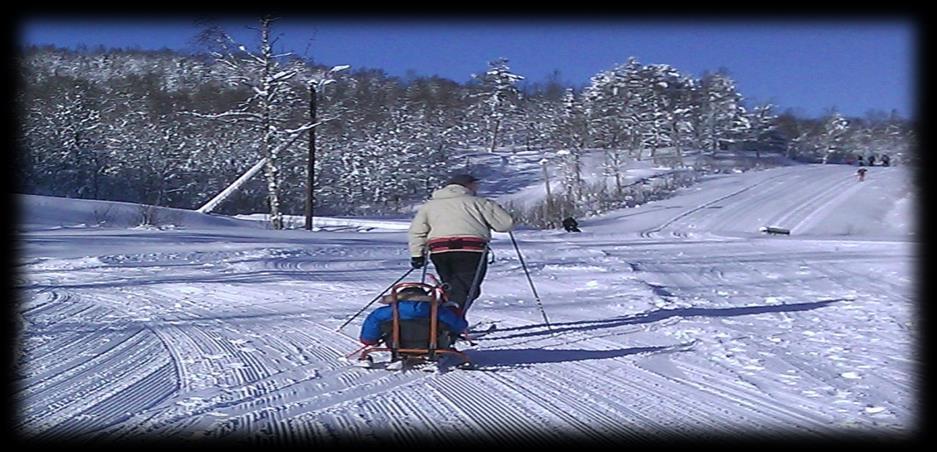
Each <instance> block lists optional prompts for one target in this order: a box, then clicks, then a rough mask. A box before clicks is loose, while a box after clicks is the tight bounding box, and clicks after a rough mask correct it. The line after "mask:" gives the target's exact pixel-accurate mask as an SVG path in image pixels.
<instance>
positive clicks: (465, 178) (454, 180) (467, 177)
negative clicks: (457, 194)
mask: <svg viewBox="0 0 937 452" xmlns="http://www.w3.org/2000/svg"><path fill="white" fill-rule="evenodd" d="M472 182H478V178H477V177H475V176H473V175H471V174H457V175H455V176H452V177H451V178H449V182H446V185H452V184H457V185H461V186H463V187H468V185H469V184H471V183H472Z"/></svg>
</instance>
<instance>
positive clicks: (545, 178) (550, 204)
mask: <svg viewBox="0 0 937 452" xmlns="http://www.w3.org/2000/svg"><path fill="white" fill-rule="evenodd" d="M540 166H541V167H542V168H543V183H544V185H546V189H547V205H546V209H547V213H546V224H547V226H550V225H551V224H553V220H551V218H553V195H552V194H551V193H550V174H549V173H548V172H547V159H541V160H540Z"/></svg>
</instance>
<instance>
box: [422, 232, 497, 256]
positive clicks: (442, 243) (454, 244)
mask: <svg viewBox="0 0 937 452" xmlns="http://www.w3.org/2000/svg"><path fill="white" fill-rule="evenodd" d="M487 245H488V241H487V240H485V239H482V238H479V237H471V236H468V237H437V238H435V239H432V240H430V241H428V242H427V243H426V246H427V248H429V251H430V253H444V252H447V251H478V252H483V251H485V247H486V246H487Z"/></svg>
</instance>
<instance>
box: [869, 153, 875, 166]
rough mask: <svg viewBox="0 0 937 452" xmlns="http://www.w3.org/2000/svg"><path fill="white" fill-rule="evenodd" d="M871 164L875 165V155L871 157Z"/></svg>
mask: <svg viewBox="0 0 937 452" xmlns="http://www.w3.org/2000/svg"><path fill="white" fill-rule="evenodd" d="M869 166H875V156H874V155H873V156H871V157H869Z"/></svg>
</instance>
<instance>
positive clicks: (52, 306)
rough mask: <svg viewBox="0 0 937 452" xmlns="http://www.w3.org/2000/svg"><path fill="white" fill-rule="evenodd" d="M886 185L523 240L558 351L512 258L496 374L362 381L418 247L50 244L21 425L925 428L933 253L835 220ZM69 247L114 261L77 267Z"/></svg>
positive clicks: (737, 184) (813, 192)
mask: <svg viewBox="0 0 937 452" xmlns="http://www.w3.org/2000/svg"><path fill="white" fill-rule="evenodd" d="M874 176H876V179H873V178H871V177H870V178H869V180H868V181H867V182H864V183H863V184H866V185H862V184H857V183H856V181H855V179H854V177H852V175H851V172H850V171H849V168H848V167H846V168H845V170H844V169H843V168H842V167H840V168H837V167H834V166H821V165H813V166H807V167H794V168H778V169H772V170H767V171H761V172H757V173H745V174H742V175H733V176H728V177H720V178H714V179H713V180H710V181H705V182H704V183H703V185H705V186H706V187H707V189H706V190H697V189H696V188H697V187H698V186H694V187H690V188H689V189H686V190H683V191H681V192H680V193H678V195H677V196H675V197H673V198H670V199H667V200H663V201H657V202H654V203H650V204H648V205H646V206H643V207H642V208H639V209H632V212H637V213H630V212H629V213H627V215H625V214H621V219H620V220H618V221H619V223H613V222H606V223H604V224H603V223H601V222H597V223H596V226H595V227H593V228H591V229H592V230H593V231H595V232H590V228H589V226H588V224H586V225H584V230H586V231H587V232H585V233H582V234H578V235H570V234H562V233H558V232H556V231H545V232H537V231H520V232H518V233H517V234H516V235H517V238H518V240H519V243H520V245H521V249H522V251H523V253H524V258H525V261H526V262H527V263H528V267H529V269H530V271H531V276H532V277H533V278H534V281H535V283H536V284H537V289H538V292H539V293H540V296H541V299H542V301H543V307H544V309H545V310H546V312H547V314H548V315H549V319H550V322H551V324H552V331H551V330H548V329H547V328H546V326H545V325H544V324H543V319H542V317H541V313H540V310H539V308H538V306H537V304H536V302H535V301H534V300H533V297H532V296H531V295H530V291H529V286H528V285H527V281H526V277H525V276H524V274H523V271H522V269H521V267H520V262H519V260H518V259H517V256H516V255H515V254H514V252H513V248H512V247H511V244H510V242H509V241H505V240H503V239H496V240H495V241H494V242H493V249H494V252H495V258H496V260H495V263H494V264H492V265H491V267H490V268H489V273H488V276H487V278H486V281H485V284H484V285H483V287H482V296H481V298H480V299H479V300H478V301H477V302H476V304H475V305H474V306H473V308H472V311H471V312H470V314H469V320H470V323H479V322H487V323H491V324H496V325H497V328H496V329H494V330H492V331H489V332H483V333H479V334H478V335H477V337H476V339H475V340H476V341H477V342H478V345H477V346H473V347H470V348H469V350H468V351H467V353H468V354H469V355H470V356H471V357H472V359H473V360H474V361H476V362H477V363H478V364H479V366H480V367H481V368H482V369H481V370H479V371H461V370H450V371H447V372H443V373H427V372H422V371H420V370H404V371H397V372H393V371H384V370H368V369H360V368H355V367H349V365H348V364H347V363H345V362H342V361H340V360H338V358H339V357H341V356H344V355H346V354H348V353H350V352H351V351H352V350H354V349H356V348H357V347H358V343H357V341H356V339H355V336H356V334H357V332H358V328H359V327H360V324H361V321H362V320H363V317H364V315H365V314H362V315H361V317H359V318H358V319H356V320H355V321H354V322H352V323H351V324H350V325H349V326H347V327H346V328H345V329H344V330H343V331H342V332H336V330H335V329H336V327H338V326H339V325H340V324H341V323H342V322H344V320H345V319H347V318H348V317H350V316H351V315H352V314H353V313H355V312H357V311H358V310H359V309H360V308H361V307H362V306H363V305H364V303H366V302H367V300H370V299H372V298H373V297H374V295H376V293H377V291H379V290H382V289H383V288H385V287H386V285H387V284H389V282H391V281H393V280H395V279H397V278H398V277H399V276H400V275H401V274H402V273H403V272H404V271H405V270H406V254H407V252H406V248H405V243H406V238H405V236H404V234H402V233H379V234H377V233H371V234H372V235H369V236H368V238H369V237H376V238H375V239H373V240H367V238H366V239H361V238H360V237H361V234H358V233H353V232H349V233H345V234H338V233H336V234H332V235H321V234H320V235H308V233H305V232H302V231H283V232H281V233H279V234H277V235H274V234H273V233H271V232H269V231H262V230H257V231H254V230H245V231H240V230H238V232H237V233H236V234H232V233H230V232H224V233H221V232H218V231H217V230H212V229H205V230H201V231H185V230H181V231H180V230H176V231H161V233H159V234H154V233H153V232H152V231H140V232H139V233H138V235H134V234H133V233H129V234H127V233H125V232H121V233H119V234H115V233H114V232H113V231H110V232H108V231H96V230H88V231H84V234H83V233H82V231H81V230H76V229H69V230H39V231H34V232H30V231H27V232H24V233H22V240H23V241H24V242H25V245H26V246H25V250H26V253H25V254H26V256H24V258H23V263H22V264H21V271H22V272H23V273H22V275H21V278H20V279H19V280H18V281H19V283H20V290H21V293H22V294H23V296H22V302H21V305H20V306H21V308H20V322H21V324H22V329H23V331H22V335H21V341H20V342H21V343H20V344H19V352H20V354H19V357H18V359H19V360H18V362H19V365H20V367H19V369H18V370H19V373H20V375H19V378H18V379H17V380H16V391H17V392H16V393H15V397H16V398H17V399H18V400H19V401H20V402H21V403H22V410H21V413H20V419H19V422H18V428H20V429H22V430H23V431H24V432H25V433H26V434H28V435H30V436H34V437H36V438H42V439H64V438H105V439H120V438H133V437H136V436H138V435H159V436H160V437H163V438H224V437H238V438H246V439H247V440H248V441H253V442H257V443H264V444H267V443H289V442H292V441H325V440H328V439H338V438H342V439H344V438H349V437H351V438H361V439H367V438H374V437H390V438H393V439H396V440H399V441H403V442H406V441H418V440H419V439H421V438H426V437H432V438H436V439H442V440H447V441H452V442H455V441H457V440H458V439H459V438H466V439H478V438H490V439H492V440H493V441H498V442H501V443H504V444H518V445H520V444H525V443H526V442H527V441H530V440H532V439H536V440H538V441H539V440H548V439H550V438H555V439H560V440H569V439H589V440H593V441H600V440H608V441H613V440H615V439H619V438H641V439H648V438H651V437H654V438H660V437H672V438H697V437H706V436H718V437H723V436H726V435H733V434H744V433H751V432H755V433H761V434H764V435H773V434H783V433H800V434H805V435H814V436H817V437H823V436H825V435H833V434H837V433H840V432H842V431H843V429H854V430H855V431H857V432H858V431H862V432H868V431H870V430H872V431H875V430H877V431H884V432H898V433H907V432H908V431H909V429H910V428H911V427H910V426H911V425H912V423H913V421H914V419H915V415H916V413H914V411H913V408H914V406H915V403H914V401H915V400H916V393H915V389H914V385H913V382H914V381H915V379H916V368H915V366H916V364H917V362H918V358H917V357H916V356H914V347H913V341H914V339H915V338H916V333H915V326H916V324H915V323H913V322H912V311H913V309H912V308H913V306H912V303H913V300H912V297H911V290H912V284H911V280H910V279H909V277H908V275H910V274H911V273H912V267H913V266H914V264H915V262H916V257H915V254H914V252H913V249H912V248H913V246H914V243H913V242H912V241H910V240H908V239H907V237H906V236H894V235H890V236H889V235H881V234H879V235H876V234H866V235H851V234H849V233H848V231H850V230H852V231H855V230H856V228H860V229H861V227H863V226H862V225H859V224H858V223H857V224H856V225H853V224H851V223H850V224H845V223H848V219H847V220H845V223H844V222H843V221H841V222H840V223H838V224H840V225H842V227H840V228H839V229H837V227H839V226H837V223H836V222H835V221H833V220H835V219H837V218H841V217H842V215H843V212H848V211H850V205H851V204H855V203H859V202H861V200H862V199H863V197H864V196H867V192H868V191H869V190H875V189H880V188H881V187H887V186H893V187H901V186H903V184H904V183H905V182H903V181H904V179H902V177H903V173H901V172H900V171H898V170H897V169H896V170H894V171H876V173H875V174H874ZM905 176H906V175H905ZM870 182H874V183H870ZM641 209H643V210H641ZM644 213H647V214H644ZM764 225H773V226H780V227H785V228H790V229H791V230H792V234H793V235H791V236H777V237H769V236H763V235H761V234H759V233H758V232H757V229H758V227H760V226H764ZM844 231H845V232H844ZM124 239H126V242H125V244H124V245H123V249H122V250H121V248H120V246H121V245H119V244H116V245H115V244H114V240H124ZM105 242H106V243H108V245H107V246H104V245H103V244H104V243H105ZM63 243H65V244H68V243H71V244H73V246H74V247H86V248H83V251H82V252H85V253H90V254H92V255H81V256H78V255H77V254H76V253H75V252H74V251H69V253H67V254H68V255H63V256H57V255H55V251H56V250H63V249H68V247H67V246H65V245H63ZM119 243H124V242H119ZM98 249H99V250H101V251H102V253H100V254H94V253H95V250H98ZM50 256H52V257H50ZM413 275H416V273H413ZM417 278H418V277H417ZM411 280H413V279H411Z"/></svg>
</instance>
